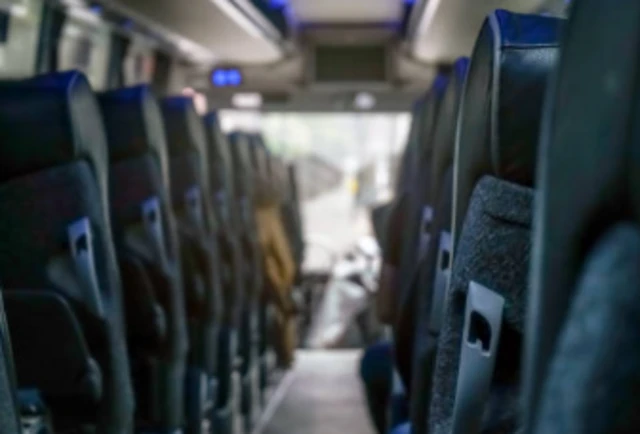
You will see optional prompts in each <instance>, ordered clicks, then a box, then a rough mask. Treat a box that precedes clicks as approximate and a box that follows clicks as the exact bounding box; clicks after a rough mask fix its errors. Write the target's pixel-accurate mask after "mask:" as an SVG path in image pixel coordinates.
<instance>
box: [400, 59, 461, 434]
mask: <svg viewBox="0 0 640 434" xmlns="http://www.w3.org/2000/svg"><path fill="white" fill-rule="evenodd" d="M468 64H469V59H468V58H461V59H459V60H458V61H456V63H455V64H454V67H453V69H452V71H451V74H450V76H449V85H448V86H447V90H446V92H445V94H444V96H443V98H442V104H441V106H440V113H439V115H438V124H437V125H436V129H435V132H434V135H433V156H432V161H431V180H430V182H429V185H428V186H427V188H428V189H429V193H428V199H427V201H426V202H427V203H430V204H432V205H433V221H432V224H431V233H430V238H431V240H432V241H431V242H430V243H429V246H428V247H427V252H426V254H425V256H424V259H423V261H422V262H421V263H420V266H419V269H418V270H417V273H418V274H417V276H416V278H415V279H414V281H413V282H412V284H413V285H416V287H415V288H413V291H415V292H416V296H415V297H416V302H415V304H414V306H415V307H414V315H415V316H416V320H415V337H414V344H413V345H414V351H413V367H412V371H413V378H412V380H413V385H412V390H414V393H413V395H412V397H411V419H412V428H413V431H414V432H415V433H423V432H425V430H426V423H427V421H428V419H427V415H426V414H427V411H428V409H429V397H430V392H431V378H432V375H433V363H434V360H435V353H436V347H437V342H438V335H439V332H440V323H441V321H442V310H443V304H444V294H445V291H446V285H447V284H448V282H449V275H450V272H451V266H450V265H451V205H452V197H451V196H452V192H453V177H452V174H453V152H454V148H455V127H456V124H457V120H458V108H459V102H460V97H461V95H462V86H463V84H464V80H465V77H466V74H467V68H468Z"/></svg>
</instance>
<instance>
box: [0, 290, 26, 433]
mask: <svg viewBox="0 0 640 434" xmlns="http://www.w3.org/2000/svg"><path fill="white" fill-rule="evenodd" d="M16 387H17V380H16V377H15V370H14V365H13V350H12V348H11V336H10V334H9V327H8V325H7V317H6V314H5V311H4V301H3V297H2V295H0V403H1V404H0V432H3V433H7V434H18V433H20V432H21V431H22V430H21V426H20V418H19V415H18V405H17V404H18V402H17V396H16Z"/></svg>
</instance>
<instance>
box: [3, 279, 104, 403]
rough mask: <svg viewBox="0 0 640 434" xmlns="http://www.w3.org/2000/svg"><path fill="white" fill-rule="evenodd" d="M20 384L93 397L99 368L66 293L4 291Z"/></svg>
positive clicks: (48, 392) (98, 391)
mask: <svg viewBox="0 0 640 434" xmlns="http://www.w3.org/2000/svg"><path fill="white" fill-rule="evenodd" d="M3 295H4V301H5V310H6V314H7V321H8V323H9V332H10V335H11V342H12V346H13V354H14V359H15V365H16V371H17V377H18V384H19V387H33V388H37V389H39V390H40V391H41V392H42V393H43V394H44V395H49V396H79V397H83V398H85V399H90V400H92V401H93V402H97V401H98V400H99V399H100V397H101V395H102V372H101V371H100V368H99V366H98V364H97V362H96V361H95V360H94V359H93V358H92V357H91V354H90V353H89V348H88V346H87V343H86V341H85V338H84V334H83V332H82V328H81V326H80V323H79V322H78V319H77V318H76V315H75V314H74V312H73V311H72V309H71V307H70V306H69V304H68V303H67V302H66V301H65V299H64V298H63V297H62V296H60V295H59V294H56V293H55V292H53V291H50V290H10V289H9V290H5V291H3Z"/></svg>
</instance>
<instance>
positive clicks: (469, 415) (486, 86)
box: [429, 10, 562, 433]
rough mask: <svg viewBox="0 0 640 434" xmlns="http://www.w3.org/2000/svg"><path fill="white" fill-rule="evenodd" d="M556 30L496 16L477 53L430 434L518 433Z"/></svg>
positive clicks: (457, 182) (458, 175) (551, 24)
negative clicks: (539, 169)
mask: <svg viewBox="0 0 640 434" xmlns="http://www.w3.org/2000/svg"><path fill="white" fill-rule="evenodd" d="M561 23H562V21H561V20H558V19H555V18H551V17H542V16H533V15H522V14H513V13H509V12H506V11H500V10H499V11H496V12H494V13H492V14H491V15H489V17H488V18H487V19H486V20H485V23H484V25H483V27H482V29H481V31H480V34H479V36H478V39H477V41H476V45H475V47H474V51H473V54H472V57H471V62H470V66H469V72H468V76H467V82H466V85H465V89H464V94H463V97H462V98H463V99H462V102H461V104H462V105H461V108H460V113H459V116H460V119H459V123H458V136H457V138H456V153H455V171H454V181H453V185H454V192H453V197H454V208H453V223H452V224H453V228H452V229H453V248H454V251H453V253H454V256H453V267H452V272H451V282H450V285H449V289H448V294H447V300H446V306H445V312H444V317H443V321H442V329H441V331H440V336H439V343H438V351H437V356H436V362H435V370H434V379H433V384H434V388H433V395H432V397H431V409H430V411H429V418H430V422H429V425H430V427H429V428H430V430H431V431H430V432H443V431H442V430H445V431H447V432H453V433H473V432H479V431H481V430H482V432H503V430H507V431H509V430H515V424H516V413H517V393H518V382H519V370H520V344H521V334H522V331H523V319H524V308H525V302H526V296H525V294H526V288H527V274H528V263H529V251H530V225H531V201H532V197H533V189H532V185H533V173H534V168H535V164H534V163H535V155H536V146H537V139H538V129H539V124H540V115H541V111H542V108H541V106H542V100H543V95H544V92H545V88H546V83H547V77H548V75H549V72H550V71H551V70H552V68H553V67H554V64H555V60H556V56H557V52H558V34H559V31H560V28H561ZM461 214H462V215H465V217H464V220H463V219H461V218H460V217H459V216H460V215H461Z"/></svg>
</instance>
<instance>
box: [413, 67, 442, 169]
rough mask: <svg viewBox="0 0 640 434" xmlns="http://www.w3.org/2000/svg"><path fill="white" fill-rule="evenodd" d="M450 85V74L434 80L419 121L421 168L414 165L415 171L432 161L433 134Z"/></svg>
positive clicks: (439, 75) (418, 138)
mask: <svg viewBox="0 0 640 434" xmlns="http://www.w3.org/2000/svg"><path fill="white" fill-rule="evenodd" d="M448 84H449V76H448V74H444V73H440V74H438V75H437V76H436V78H435V79H434V80H433V84H432V85H431V88H430V89H429V93H428V94H427V97H426V100H425V103H424V107H423V110H422V113H421V119H420V120H419V122H420V124H419V125H420V126H419V131H418V137H417V140H418V151H417V152H418V158H417V162H418V163H419V166H417V165H414V170H416V169H418V167H425V166H424V165H425V164H428V162H429V161H430V160H431V156H432V154H433V133H434V132H435V128H436V125H437V122H438V113H439V111H440V105H441V103H442V97H443V96H444V94H445V92H446V90H447V86H448Z"/></svg>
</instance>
